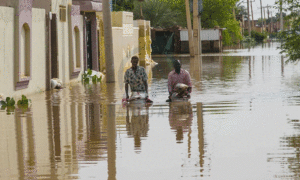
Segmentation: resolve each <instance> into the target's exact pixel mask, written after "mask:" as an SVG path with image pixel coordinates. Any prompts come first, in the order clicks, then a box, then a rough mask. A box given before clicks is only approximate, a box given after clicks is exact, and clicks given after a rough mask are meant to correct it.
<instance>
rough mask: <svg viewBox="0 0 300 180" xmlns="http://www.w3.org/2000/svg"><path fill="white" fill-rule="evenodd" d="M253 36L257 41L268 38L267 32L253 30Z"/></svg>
mask: <svg viewBox="0 0 300 180" xmlns="http://www.w3.org/2000/svg"><path fill="white" fill-rule="evenodd" d="M251 37H252V38H254V39H255V41H256V42H262V41H263V40H264V39H266V38H267V34H266V33H260V32H256V31H251Z"/></svg>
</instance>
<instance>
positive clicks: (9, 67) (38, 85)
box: [0, 7, 46, 97]
mask: <svg viewBox="0 0 300 180" xmlns="http://www.w3.org/2000/svg"><path fill="white" fill-rule="evenodd" d="M4 14H5V16H3V15H4ZM0 17H2V18H0V39H1V40H0V46H1V47H0V64H1V66H0V84H1V86H0V93H2V94H4V96H5V97H7V96H13V97H19V96H21V95H22V94H32V93H37V92H41V91H44V90H45V62H46V57H45V51H46V48H45V23H46V22H45V10H44V9H34V8H33V9H32V29H31V31H32V39H31V40H32V61H31V62H32V64H31V67H32V79H31V80H30V82H29V85H28V88H26V89H22V90H18V91H15V87H14V86H15V85H14V63H13V62H14V58H15V57H14V54H15V52H14V39H15V36H14V32H15V29H14V18H15V15H14V9H13V8H9V7H0Z"/></svg>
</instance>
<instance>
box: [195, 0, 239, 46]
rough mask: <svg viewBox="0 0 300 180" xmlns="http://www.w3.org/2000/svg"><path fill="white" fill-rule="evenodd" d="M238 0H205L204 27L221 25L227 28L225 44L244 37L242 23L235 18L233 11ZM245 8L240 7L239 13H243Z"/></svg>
mask: <svg viewBox="0 0 300 180" xmlns="http://www.w3.org/2000/svg"><path fill="white" fill-rule="evenodd" d="M237 1H238V0H203V13H202V17H201V20H202V27H203V28H214V27H215V26H220V27H221V28H226V30H224V31H223V33H222V37H223V43H224V45H232V44H236V43H238V42H239V41H240V40H241V39H242V35H241V33H240V25H239V22H238V21H237V20H235V19H234V17H233V14H232V11H233V8H235V7H236V6H235V4H236V3H237ZM243 9H244V8H240V11H238V12H237V13H238V14H243V11H244V10H243Z"/></svg>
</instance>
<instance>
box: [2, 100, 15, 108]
mask: <svg viewBox="0 0 300 180" xmlns="http://www.w3.org/2000/svg"><path fill="white" fill-rule="evenodd" d="M0 104H1V105H2V106H3V107H4V108H5V107H7V106H14V105H15V100H14V98H10V97H7V98H6V100H5V101H0Z"/></svg>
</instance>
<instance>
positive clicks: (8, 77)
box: [0, 6, 15, 95]
mask: <svg viewBox="0 0 300 180" xmlns="http://www.w3.org/2000/svg"><path fill="white" fill-rule="evenodd" d="M14 12H15V11H14V8H10V7H1V6H0V85H1V86H0V93H2V94H4V95H12V92H14V74H13V72H14V68H13V62H14V42H13V41H14ZM4 15H5V16H4Z"/></svg>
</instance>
